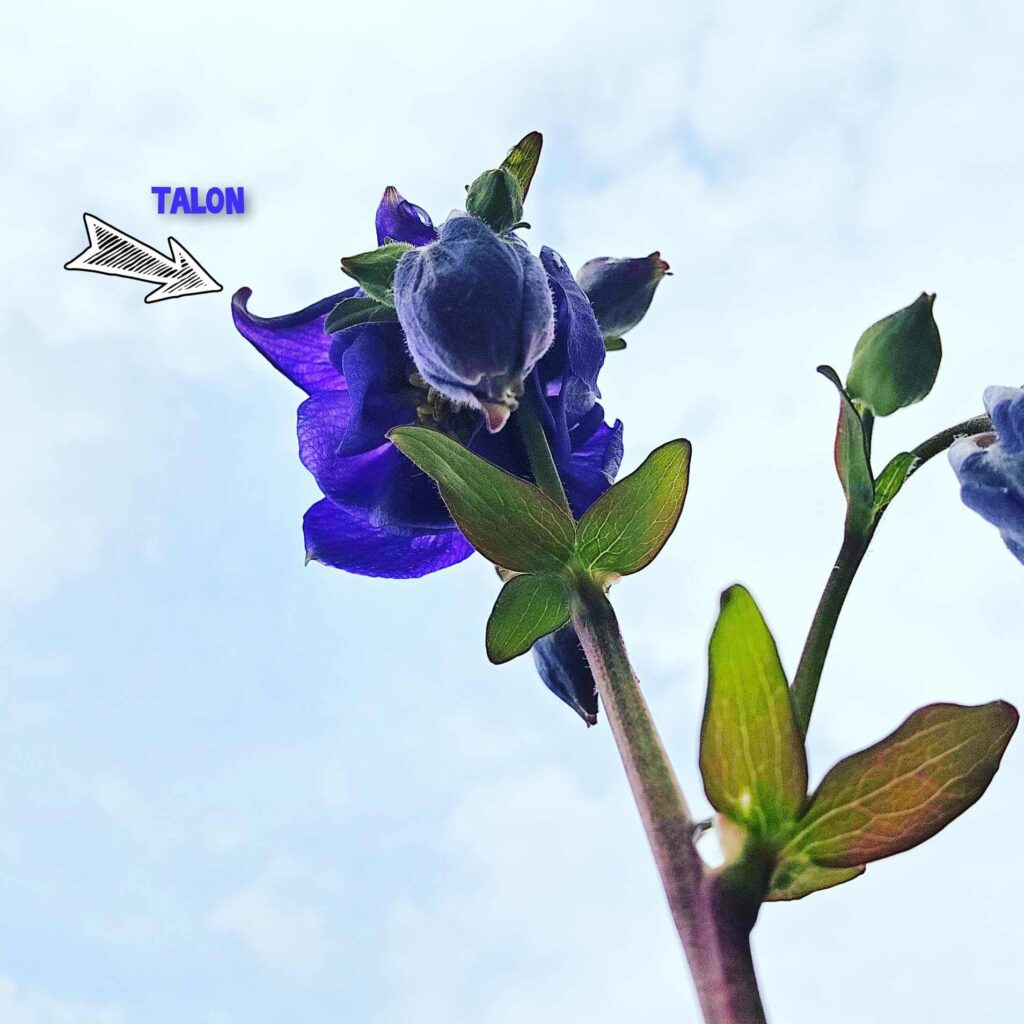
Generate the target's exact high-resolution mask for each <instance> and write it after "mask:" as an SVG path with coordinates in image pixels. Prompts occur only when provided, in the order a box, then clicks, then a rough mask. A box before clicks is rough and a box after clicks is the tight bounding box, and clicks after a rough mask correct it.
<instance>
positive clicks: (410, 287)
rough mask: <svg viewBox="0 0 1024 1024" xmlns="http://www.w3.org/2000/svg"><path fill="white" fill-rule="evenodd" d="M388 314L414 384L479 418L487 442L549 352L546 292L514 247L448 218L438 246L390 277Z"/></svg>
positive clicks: (483, 227)
mask: <svg viewBox="0 0 1024 1024" xmlns="http://www.w3.org/2000/svg"><path fill="white" fill-rule="evenodd" d="M394 298H395V311H396V312H397V314H398V320H399V322H400V323H401V325H402V329H403V330H404V332H405V341H406V344H407V345H408V347H409V354H410V355H411V356H412V358H413V361H414V362H415V363H416V366H417V368H418V369H419V372H420V375H421V376H422V377H423V379H424V380H425V381H426V383H427V384H429V385H430V386H431V387H433V388H434V389H435V390H436V391H438V392H440V394H442V395H444V396H445V397H446V398H449V399H451V400H452V401H454V402H457V403H460V404H465V405H468V406H470V407H472V408H475V409H480V410H481V411H482V412H483V413H484V415H485V418H486V419H485V422H486V425H487V429H488V430H489V431H490V432H491V433H496V432H497V431H499V430H501V428H502V427H503V426H504V425H505V422H506V420H507V419H508V417H509V413H511V412H513V411H514V410H515V409H516V407H517V406H518V404H519V398H520V397H521V396H522V394H523V390H524V382H525V380H526V377H527V376H528V375H529V373H530V371H531V370H532V369H533V367H534V365H535V364H536V362H537V360H538V359H540V358H541V356H543V355H544V353H545V352H546V351H547V350H548V348H549V347H550V346H551V342H552V340H553V337H554V330H555V318H554V308H553V306H552V301H551V289H550V288H549V287H548V283H547V277H546V275H545V272H544V267H543V265H542V264H541V262H540V260H539V259H537V257H536V256H534V255H533V253H531V252H530V250H529V249H528V248H527V247H526V246H525V245H524V244H523V243H522V242H520V241H519V240H518V239H515V238H512V237H509V236H504V237H502V236H499V235H497V234H496V233H495V232H494V231H492V230H491V228H490V227H488V226H487V224H485V223H484V222H483V221H482V220H480V219H478V218H477V217H471V216H469V215H468V214H458V213H456V214H453V215H452V216H451V217H450V218H449V219H448V221H447V222H446V223H445V224H444V226H443V227H442V228H441V235H440V238H438V240H437V241H436V242H432V243H430V244H429V245H425V246H422V247H420V248H416V249H412V250H411V251H410V252H407V253H406V254H405V255H404V256H403V257H402V260H401V262H400V263H399V264H398V268H397V270H396V272H395V283H394Z"/></svg>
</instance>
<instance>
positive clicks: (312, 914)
mask: <svg viewBox="0 0 1024 1024" xmlns="http://www.w3.org/2000/svg"><path fill="white" fill-rule="evenodd" d="M278 874H279V873H274V875H270V876H265V877H262V878H259V879H257V880H256V881H254V882H252V883H251V884H249V885H246V886H244V887H243V888H241V889H238V890H237V891H235V892H233V893H231V894H230V895H228V896H226V897H225V898H224V899H223V900H222V901H221V903H220V904H219V906H218V907H217V908H216V909H215V910H214V912H213V914H212V915H211V917H210V926H211V927H212V928H213V929H214V930H215V931H217V932H221V933H223V934H224V935H228V936H230V937H232V938H234V939H236V940H237V941H238V942H241V943H242V944H243V945H244V946H245V947H246V948H247V949H248V950H249V951H250V952H251V953H252V954H253V955H254V956H255V957H256V958H257V959H258V960H259V961H260V963H262V964H265V965H266V966H267V967H271V968H273V969H274V970H275V971H279V972H281V973H282V974H284V975H286V976H289V977H294V978H306V977H309V976H311V975H313V974H315V973H316V972H317V971H318V970H319V969H320V967H321V964H322V962H323V958H324V953H325V942H326V940H325V922H324V920H323V917H322V915H321V914H320V913H319V912H318V911H316V910H314V909H312V908H311V907H308V906H305V905H303V902H302V898H301V897H300V898H299V899H298V900H297V899H296V898H295V897H294V896H293V895H290V893H289V891H288V889H289V888H290V889H291V890H292V891H294V888H295V886H294V879H292V880H291V882H292V884H291V885H290V886H284V885H283V881H289V880H288V879H285V880H282V879H281V878H280V877H278ZM299 881H301V879H299ZM282 889H284V891H282Z"/></svg>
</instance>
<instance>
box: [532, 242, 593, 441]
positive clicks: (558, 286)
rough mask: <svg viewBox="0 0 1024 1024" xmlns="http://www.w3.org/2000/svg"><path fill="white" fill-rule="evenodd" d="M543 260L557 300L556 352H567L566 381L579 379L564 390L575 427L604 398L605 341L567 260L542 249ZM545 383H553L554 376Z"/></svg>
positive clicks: (569, 417)
mask: <svg viewBox="0 0 1024 1024" xmlns="http://www.w3.org/2000/svg"><path fill="white" fill-rule="evenodd" d="M540 259H541V262H542V263H543V264H544V269H545V270H546V271H547V274H548V282H549V283H550V285H551V291H552V294H553V296H554V300H555V346H554V350H555V351H558V350H562V351H564V359H565V365H564V369H563V380H564V381H568V380H570V379H573V378H575V379H576V381H578V382H579V383H578V384H577V385H576V386H575V387H573V388H572V389H567V388H566V387H565V386H564V384H563V387H562V389H561V391H562V403H563V405H565V411H564V416H565V420H566V422H567V423H568V424H569V425H570V426H572V425H573V424H575V423H576V422H577V421H578V420H579V419H580V417H581V416H583V415H584V414H585V413H586V412H587V411H589V409H590V407H591V406H592V405H593V404H594V403H595V402H596V401H597V399H598V398H600V397H601V392H600V391H599V390H598V387H597V375H598V374H599V373H600V371H601V367H602V366H603V365H604V359H605V350H604V338H603V337H602V336H601V328H600V327H598V325H597V318H596V317H595V316H594V310H593V308H592V307H591V305H590V301H589V300H588V299H587V296H586V295H585V294H584V293H583V289H582V288H580V286H579V285H578V284H577V283H576V280H575V278H574V277H573V276H572V273H571V271H570V270H569V267H568V266H567V264H566V262H565V260H563V259H562V257H561V256H559V255H558V253H557V252H555V251H554V249H549V248H548V247H547V246H544V247H543V248H542V249H541V251H540ZM555 368H556V367H555V366H552V368H551V369H552V370H554V369H555ZM545 379H546V380H551V376H550V374H549V375H548V376H546V378H545ZM581 385H582V386H581Z"/></svg>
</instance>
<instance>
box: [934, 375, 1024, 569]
mask: <svg viewBox="0 0 1024 1024" xmlns="http://www.w3.org/2000/svg"><path fill="white" fill-rule="evenodd" d="M985 408H986V409H987V410H988V412H989V415H990V416H991V417H992V426H993V428H994V430H993V431H992V432H989V433H985V434H976V435H975V436H974V437H965V438H961V439H960V440H959V441H957V442H955V443H954V444H953V446H952V447H951V448H950V449H949V461H950V463H952V466H953V469H954V470H955V471H956V475H957V477H959V479H960V495H961V497H962V498H963V501H964V504H965V505H967V507H968V508H971V509H973V510H974V511H975V512H977V513H978V514H979V515H981V516H982V517H983V518H985V519H987V520H988V521H989V522H990V523H991V524H992V525H993V526H995V527H997V528H998V530H999V534H1000V536H1001V537H1002V538H1003V540H1004V541H1005V542H1006V546H1007V547H1008V548H1009V549H1010V550H1011V551H1012V552H1013V553H1014V554H1015V555H1016V556H1017V558H1018V560H1019V561H1021V562H1024V388H1008V387H991V388H986V390H985Z"/></svg>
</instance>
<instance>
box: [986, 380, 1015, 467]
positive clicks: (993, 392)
mask: <svg viewBox="0 0 1024 1024" xmlns="http://www.w3.org/2000/svg"><path fill="white" fill-rule="evenodd" d="M985 408H986V409H988V411H989V415H990V416H991V417H992V426H993V427H995V430H996V433H997V434H998V435H999V445H1000V447H1001V448H1002V449H1003V451H1005V452H1009V453H1010V454H1012V455H1016V454H1017V453H1018V452H1024V388H1007V387H991V388H986V389H985Z"/></svg>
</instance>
